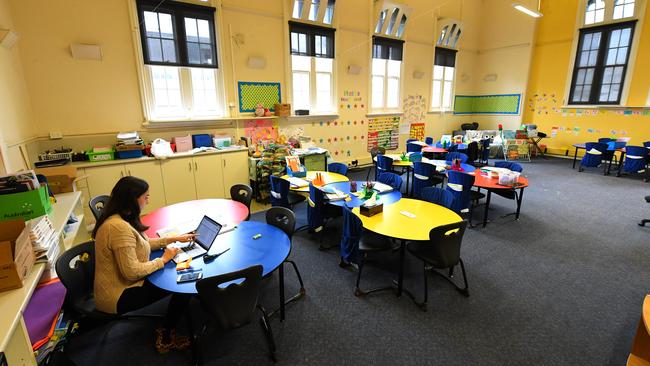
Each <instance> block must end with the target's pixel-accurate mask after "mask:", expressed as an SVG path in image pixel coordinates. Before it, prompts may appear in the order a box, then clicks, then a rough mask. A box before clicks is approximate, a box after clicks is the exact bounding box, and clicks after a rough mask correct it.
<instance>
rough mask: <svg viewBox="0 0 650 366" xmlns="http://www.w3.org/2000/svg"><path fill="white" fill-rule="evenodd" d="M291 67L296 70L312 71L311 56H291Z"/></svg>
mask: <svg viewBox="0 0 650 366" xmlns="http://www.w3.org/2000/svg"><path fill="white" fill-rule="evenodd" d="M291 69H292V70H294V71H307V72H309V71H311V57H308V56H291Z"/></svg>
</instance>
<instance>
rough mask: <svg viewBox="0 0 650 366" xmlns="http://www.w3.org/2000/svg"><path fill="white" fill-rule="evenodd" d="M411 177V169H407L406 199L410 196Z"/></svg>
mask: <svg viewBox="0 0 650 366" xmlns="http://www.w3.org/2000/svg"><path fill="white" fill-rule="evenodd" d="M410 175H411V168H410V167H408V166H407V167H406V197H408V196H409V177H410Z"/></svg>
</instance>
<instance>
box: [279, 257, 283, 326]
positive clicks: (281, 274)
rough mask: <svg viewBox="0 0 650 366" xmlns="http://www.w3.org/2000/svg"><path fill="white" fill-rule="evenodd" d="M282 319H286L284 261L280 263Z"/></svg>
mask: <svg viewBox="0 0 650 366" xmlns="http://www.w3.org/2000/svg"><path fill="white" fill-rule="evenodd" d="M279 277H280V278H279V280H280V321H284V262H282V263H281V264H280V276H279Z"/></svg>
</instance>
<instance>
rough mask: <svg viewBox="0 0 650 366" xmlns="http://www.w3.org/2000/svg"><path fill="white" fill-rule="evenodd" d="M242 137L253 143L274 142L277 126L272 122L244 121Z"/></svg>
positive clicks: (262, 120)
mask: <svg viewBox="0 0 650 366" xmlns="http://www.w3.org/2000/svg"><path fill="white" fill-rule="evenodd" d="M244 136H246V137H247V138H249V139H250V140H251V141H252V142H253V143H257V142H258V141H263V140H273V141H275V140H277V138H278V126H277V125H276V123H275V122H274V121H272V120H265V119H258V120H250V121H246V124H245V126H244Z"/></svg>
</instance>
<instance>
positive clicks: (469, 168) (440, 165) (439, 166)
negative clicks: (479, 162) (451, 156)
mask: <svg viewBox="0 0 650 366" xmlns="http://www.w3.org/2000/svg"><path fill="white" fill-rule="evenodd" d="M422 162H423V163H427V164H433V165H435V166H436V170H437V171H439V172H444V171H445V170H446V169H447V166H449V165H450V162H447V161H446V160H432V159H422ZM460 167H461V168H463V170H464V171H465V172H466V173H470V172H473V171H475V170H476V167H475V166H473V165H470V164H466V163H461V164H460Z"/></svg>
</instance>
